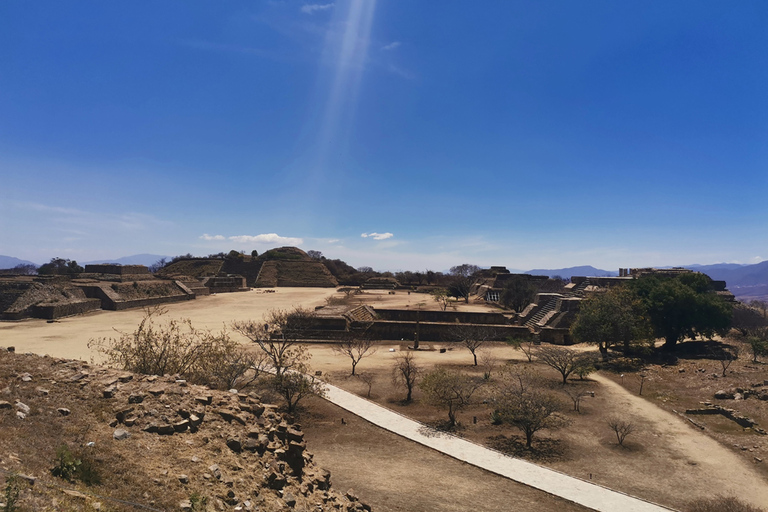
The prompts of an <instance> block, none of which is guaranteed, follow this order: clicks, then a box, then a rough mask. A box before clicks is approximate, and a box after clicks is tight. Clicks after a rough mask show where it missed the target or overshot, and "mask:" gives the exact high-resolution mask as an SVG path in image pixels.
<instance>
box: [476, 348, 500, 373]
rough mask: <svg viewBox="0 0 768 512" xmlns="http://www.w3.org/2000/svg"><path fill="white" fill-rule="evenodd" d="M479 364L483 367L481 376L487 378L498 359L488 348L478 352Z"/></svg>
mask: <svg viewBox="0 0 768 512" xmlns="http://www.w3.org/2000/svg"><path fill="white" fill-rule="evenodd" d="M480 364H481V365H482V367H483V378H484V379H485V380H488V379H490V378H491V373H492V372H493V370H494V369H495V368H496V365H498V364H499V360H498V358H496V356H494V355H493V352H491V351H490V350H482V351H481V352H480Z"/></svg>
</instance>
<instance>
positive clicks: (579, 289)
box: [565, 279, 589, 297]
mask: <svg viewBox="0 0 768 512" xmlns="http://www.w3.org/2000/svg"><path fill="white" fill-rule="evenodd" d="M587 286H589V280H588V279H587V280H584V281H582V282H581V283H579V284H578V285H577V286H575V287H573V288H571V289H570V290H568V291H567V292H565V295H567V296H569V297H584V290H586V289H587Z"/></svg>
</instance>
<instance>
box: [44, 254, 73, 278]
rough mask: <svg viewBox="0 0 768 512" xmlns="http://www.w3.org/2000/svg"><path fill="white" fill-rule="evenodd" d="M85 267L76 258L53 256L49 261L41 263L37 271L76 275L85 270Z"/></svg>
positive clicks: (46, 273)
mask: <svg viewBox="0 0 768 512" xmlns="http://www.w3.org/2000/svg"><path fill="white" fill-rule="evenodd" d="M83 270H84V269H83V267H81V266H80V265H78V264H77V261H75V260H68V259H63V258H52V259H51V261H50V262H49V263H46V264H44V265H41V266H40V268H38V269H37V273H38V274H39V275H41V276H44V275H69V276H71V275H75V274H80V273H82V272H83Z"/></svg>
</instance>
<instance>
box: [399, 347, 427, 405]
mask: <svg viewBox="0 0 768 512" xmlns="http://www.w3.org/2000/svg"><path fill="white" fill-rule="evenodd" d="M421 373H422V369H421V367H420V366H419V365H417V364H416V360H415V358H414V357H413V353H411V352H406V353H405V355H402V356H398V357H396V358H395V366H394V368H392V382H393V383H394V384H395V385H396V386H402V387H404V388H405V389H406V391H407V395H406V397H405V401H406V402H410V401H411V400H412V399H413V389H414V388H415V387H416V382H417V380H418V379H419V377H420V376H421Z"/></svg>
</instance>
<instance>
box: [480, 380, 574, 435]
mask: <svg viewBox="0 0 768 512" xmlns="http://www.w3.org/2000/svg"><path fill="white" fill-rule="evenodd" d="M490 403H491V404H492V406H493V407H494V414H495V415H496V416H497V417H498V420H499V421H501V422H503V423H508V424H510V425H512V426H513V427H515V428H517V429H519V430H520V431H521V432H522V433H523V434H525V446H526V448H528V449H530V448H531V443H532V442H533V436H534V434H536V432H538V431H540V430H545V429H549V430H555V429H558V428H561V427H564V426H566V425H567V424H568V420H567V419H566V418H564V417H563V416H561V415H560V414H559V413H560V411H562V410H563V404H562V402H561V401H560V400H559V399H558V398H557V397H556V396H555V395H554V394H553V393H551V392H550V391H549V390H547V389H546V388H544V387H543V386H542V384H541V377H540V376H539V375H538V374H533V373H531V372H530V371H527V370H522V371H513V370H510V369H506V370H504V371H502V372H501V375H500V376H499V378H498V379H497V381H496V384H495V385H494V387H493V391H492V393H491V400H490Z"/></svg>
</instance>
